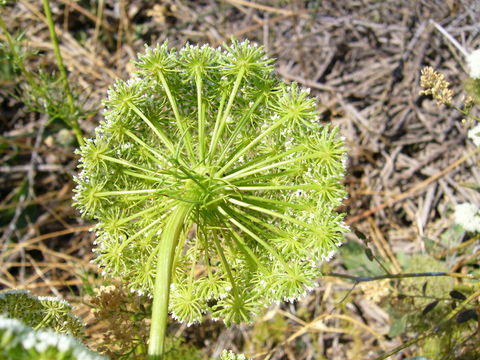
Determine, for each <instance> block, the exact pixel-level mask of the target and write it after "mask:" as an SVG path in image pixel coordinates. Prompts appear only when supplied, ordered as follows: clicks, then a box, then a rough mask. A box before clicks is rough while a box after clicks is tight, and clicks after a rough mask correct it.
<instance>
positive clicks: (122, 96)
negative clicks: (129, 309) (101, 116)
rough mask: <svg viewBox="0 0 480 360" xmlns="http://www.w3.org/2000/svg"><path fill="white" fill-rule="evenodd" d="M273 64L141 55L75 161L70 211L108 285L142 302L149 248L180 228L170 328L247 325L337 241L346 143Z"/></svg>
mask: <svg viewBox="0 0 480 360" xmlns="http://www.w3.org/2000/svg"><path fill="white" fill-rule="evenodd" d="M271 62H272V60H270V59H268V58H267V57H266V55H265V53H264V51H263V49H262V48H261V47H259V46H256V45H252V44H250V43H249V42H247V41H246V42H243V43H239V42H236V41H234V42H233V43H232V44H231V45H228V46H225V47H224V50H223V51H222V50H220V49H213V48H210V47H207V46H202V47H197V46H191V45H187V46H186V47H184V48H183V49H182V50H180V51H179V52H177V51H175V50H172V49H169V48H168V46H167V44H163V45H158V46H157V47H155V48H147V49H146V51H145V54H142V55H139V60H138V61H137V62H136V66H137V69H138V71H137V76H138V77H135V78H133V79H131V80H129V81H128V82H123V81H118V82H117V83H116V84H115V86H114V87H112V88H111V89H110V90H109V94H108V99H107V100H105V105H106V107H107V111H106V113H105V120H103V121H102V122H101V124H100V126H99V127H98V128H97V129H96V137H95V138H94V139H91V140H87V141H86V143H85V145H84V146H82V147H81V149H80V151H79V154H80V156H81V159H80V168H81V172H80V174H79V176H78V177H77V179H76V182H77V187H76V189H75V192H76V196H75V204H76V206H77V208H79V209H80V211H81V212H82V214H83V215H84V216H86V217H89V218H92V219H94V220H95V221H96V222H97V226H96V233H97V240H96V241H97V245H98V246H97V248H96V250H95V252H96V253H97V257H96V262H97V263H98V264H100V265H101V266H103V267H104V269H105V271H106V272H108V273H109V274H111V275H115V276H121V277H123V278H124V279H126V280H127V282H128V284H129V286H130V287H131V289H134V290H136V291H138V292H140V293H147V294H151V293H152V291H153V290H152V289H153V283H154V278H155V274H156V271H157V270H156V263H157V254H158V252H159V248H160V245H161V243H162V242H163V241H165V240H163V239H167V238H170V237H171V236H172V235H171V234H173V228H172V227H171V226H173V225H172V224H173V221H172V219H176V220H175V221H177V222H181V228H180V230H179V231H180V236H179V240H178V244H177V246H176V250H175V253H174V272H173V278H172V282H173V283H172V286H171V292H172V293H171V298H170V311H171V312H172V313H173V315H174V317H175V318H177V319H178V320H180V321H184V322H187V323H192V322H197V321H200V320H201V318H202V315H203V314H204V313H207V312H208V313H210V314H211V315H212V316H213V317H214V318H222V319H224V321H225V322H226V323H227V324H231V323H238V322H245V321H250V320H251V319H252V316H253V315H255V314H256V313H257V312H258V311H259V310H260V309H261V308H262V307H264V306H268V305H269V304H271V303H272V302H275V301H283V300H288V301H293V300H295V299H297V298H298V297H300V296H302V295H303V294H304V293H305V291H306V290H308V289H310V288H313V287H315V280H316V278H317V277H318V276H319V275H320V272H319V269H318V264H319V263H321V262H322V261H324V260H326V259H329V258H330V257H331V254H332V253H333V252H334V251H335V250H336V248H337V246H338V244H339V243H341V242H342V239H343V236H342V234H343V232H345V231H346V227H345V226H344V225H343V222H342V220H343V215H341V214H337V213H336V212H335V211H334V210H335V208H336V207H337V206H338V205H340V203H341V201H342V199H343V198H344V197H345V190H344V188H343V186H342V185H341V184H340V180H341V179H342V177H343V174H344V164H345V148H344V144H343V139H341V138H340V137H339V135H338V131H337V130H336V129H331V128H330V127H328V126H322V125H320V124H319V123H318V113H317V110H316V105H315V101H314V99H312V98H310V97H309V96H308V91H306V90H302V89H300V88H299V86H298V85H297V84H292V85H287V84H284V83H282V82H280V81H278V80H277V79H276V77H275V76H274V74H273V73H272V66H271ZM175 231H176V230H175ZM161 239H162V240H161ZM161 256H169V255H168V254H161ZM199 269H202V270H201V271H198V270H199ZM158 276H162V275H158Z"/></svg>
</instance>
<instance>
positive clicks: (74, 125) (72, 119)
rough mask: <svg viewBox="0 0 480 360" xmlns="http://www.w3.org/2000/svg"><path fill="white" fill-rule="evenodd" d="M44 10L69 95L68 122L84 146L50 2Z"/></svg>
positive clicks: (45, 2)
mask: <svg viewBox="0 0 480 360" xmlns="http://www.w3.org/2000/svg"><path fill="white" fill-rule="evenodd" d="M43 9H44V11H45V16H46V17H47V24H48V30H49V31H50V38H51V39H52V46H53V51H54V53H55V58H56V60H57V66H58V70H60V77H61V79H62V82H63V86H64V88H65V93H66V95H67V102H68V107H69V108H70V116H71V117H70V118H69V119H68V120H67V122H68V124H69V125H70V127H71V128H72V130H73V132H74V133H75V137H76V138H77V141H78V144H79V145H83V142H84V141H83V134H82V130H81V129H80V126H79V125H78V121H77V118H76V117H75V102H74V100H73V95H72V91H71V90H70V84H69V83H68V77H67V71H66V70H65V66H64V65H63V59H62V54H61V52H60V46H58V38H57V34H56V32H55V25H54V23H53V18H52V12H51V11H50V3H49V1H48V0H43Z"/></svg>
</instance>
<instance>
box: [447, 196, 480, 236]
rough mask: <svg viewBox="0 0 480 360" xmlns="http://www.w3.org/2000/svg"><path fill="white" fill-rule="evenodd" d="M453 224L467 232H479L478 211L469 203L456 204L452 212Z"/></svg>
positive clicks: (479, 210)
mask: <svg viewBox="0 0 480 360" xmlns="http://www.w3.org/2000/svg"><path fill="white" fill-rule="evenodd" d="M453 217H454V220H455V223H456V224H458V225H461V226H462V227H463V228H464V229H465V230H467V231H472V232H473V231H480V209H479V208H478V206H476V205H474V204H470V203H463V204H458V205H456V206H455V212H454V215H453Z"/></svg>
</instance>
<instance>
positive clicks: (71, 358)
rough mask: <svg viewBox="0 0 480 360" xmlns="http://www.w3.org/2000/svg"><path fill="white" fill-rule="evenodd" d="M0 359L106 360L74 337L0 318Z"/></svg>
mask: <svg viewBox="0 0 480 360" xmlns="http://www.w3.org/2000/svg"><path fill="white" fill-rule="evenodd" d="M0 358H1V359H4V360H106V358H104V357H102V356H100V355H98V354H95V353H93V352H92V351H90V350H88V349H87V348H86V347H85V346H84V345H82V344H81V343H79V342H78V341H77V340H76V339H75V338H74V337H72V336H67V335H62V334H58V333H55V332H53V331H52V330H34V329H32V328H31V327H28V326H26V325H24V324H22V323H21V322H20V321H18V320H16V319H8V318H5V317H2V316H0Z"/></svg>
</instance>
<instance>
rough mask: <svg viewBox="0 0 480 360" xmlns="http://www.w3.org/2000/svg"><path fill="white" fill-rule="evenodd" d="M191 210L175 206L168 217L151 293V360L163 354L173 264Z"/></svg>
mask: <svg viewBox="0 0 480 360" xmlns="http://www.w3.org/2000/svg"><path fill="white" fill-rule="evenodd" d="M191 210H192V206H191V205H189V204H178V205H177V208H175V209H174V210H173V211H172V212H171V213H170V215H169V216H168V219H167V221H166V224H165V227H164V229H163V232H162V236H161V240H160V247H159V250H158V263H157V271H156V274H157V276H155V287H154V289H153V306H152V326H151V328H150V342H149V346H148V355H149V359H150V360H161V358H162V356H163V353H164V351H165V335H166V332H167V320H168V300H169V296H170V283H171V278H172V270H173V269H172V264H173V259H174V255H175V248H176V246H177V243H178V240H179V238H180V235H181V234H182V231H183V229H184V227H185V223H186V219H187V217H188V215H189V214H190V212H191Z"/></svg>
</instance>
